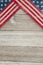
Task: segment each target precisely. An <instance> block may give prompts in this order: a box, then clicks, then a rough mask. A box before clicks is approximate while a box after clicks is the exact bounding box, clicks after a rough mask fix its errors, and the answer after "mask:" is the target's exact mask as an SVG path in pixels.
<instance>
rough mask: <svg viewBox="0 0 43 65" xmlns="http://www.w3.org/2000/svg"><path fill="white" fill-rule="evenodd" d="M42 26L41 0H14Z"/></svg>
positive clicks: (42, 11) (42, 6)
mask: <svg viewBox="0 0 43 65" xmlns="http://www.w3.org/2000/svg"><path fill="white" fill-rule="evenodd" d="M15 1H16V3H17V4H18V5H19V6H20V7H21V8H22V9H23V10H24V11H25V12H26V13H27V14H28V15H29V16H30V17H31V18H32V19H33V20H34V21H35V22H37V23H38V24H39V25H40V26H41V27H42V28H43V0H15Z"/></svg>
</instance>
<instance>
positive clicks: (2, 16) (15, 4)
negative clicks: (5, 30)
mask: <svg viewBox="0 0 43 65" xmlns="http://www.w3.org/2000/svg"><path fill="white" fill-rule="evenodd" d="M15 6H16V4H15V5H13V6H12V7H10V9H9V10H8V11H7V13H5V15H3V16H2V17H1V18H0V20H1V21H2V19H3V18H5V17H6V16H7V14H8V13H9V12H10V11H11V10H12V9H13V8H14V7H15Z"/></svg>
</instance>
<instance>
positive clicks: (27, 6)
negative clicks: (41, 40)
mask: <svg viewBox="0 0 43 65" xmlns="http://www.w3.org/2000/svg"><path fill="white" fill-rule="evenodd" d="M21 3H22V4H24V6H25V7H26V8H28V9H29V10H31V12H32V13H33V14H34V15H35V16H37V17H38V18H39V19H40V20H41V21H42V20H43V19H42V18H41V17H40V15H38V14H37V13H36V12H35V11H34V10H33V9H32V8H31V7H30V6H29V5H27V4H26V3H25V2H24V1H21Z"/></svg>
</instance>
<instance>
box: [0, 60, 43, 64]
mask: <svg viewBox="0 0 43 65" xmlns="http://www.w3.org/2000/svg"><path fill="white" fill-rule="evenodd" d="M0 65H43V63H29V62H8V61H7V62H0Z"/></svg>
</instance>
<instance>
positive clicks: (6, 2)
mask: <svg viewBox="0 0 43 65" xmlns="http://www.w3.org/2000/svg"><path fill="white" fill-rule="evenodd" d="M18 10H19V6H17V4H16V3H15V2H14V1H13V0H0V27H1V26H2V25H4V24H5V23H6V22H7V21H8V20H9V19H10V18H11V17H12V16H13V15H14V14H15V13H16V12H17V11H18Z"/></svg>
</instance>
